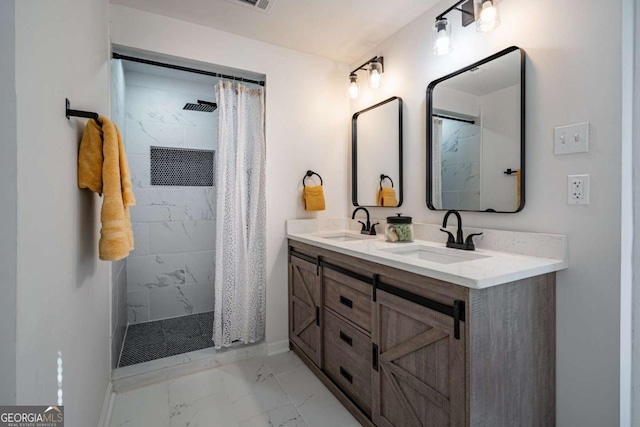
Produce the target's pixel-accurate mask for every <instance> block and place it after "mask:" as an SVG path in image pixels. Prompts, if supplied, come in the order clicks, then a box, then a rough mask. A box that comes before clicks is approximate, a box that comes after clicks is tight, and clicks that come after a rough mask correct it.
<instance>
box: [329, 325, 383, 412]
mask: <svg viewBox="0 0 640 427" xmlns="http://www.w3.org/2000/svg"><path fill="white" fill-rule="evenodd" d="M325 314H328V313H327V312H325ZM327 318H329V316H327V317H325V319H324V320H325V321H326V319H327ZM333 319H336V321H338V322H341V321H339V320H337V318H335V317H333ZM342 323H343V324H344V322H342ZM325 325H326V322H325ZM327 333H328V331H325V334H324V337H325V338H324V342H323V348H324V358H323V369H324V371H325V372H326V374H327V375H329V376H330V377H331V379H332V380H333V381H334V382H335V383H336V384H338V386H339V387H340V388H341V389H342V391H344V392H345V393H346V394H347V395H348V396H349V397H350V398H351V399H353V401H354V402H356V403H357V404H358V405H359V406H360V407H361V408H362V410H364V411H365V412H366V413H367V414H369V415H371V384H372V383H371V374H372V372H371V371H372V367H371V340H370V339H369V338H368V337H367V336H366V335H363V334H362V333H361V332H358V331H356V330H355V329H353V330H352V331H350V332H349V333H350V334H353V336H351V338H352V339H353V342H354V346H355V345H356V342H358V343H362V342H364V341H368V342H369V350H368V359H369V361H368V362H366V357H364V358H363V357H361V355H360V354H358V355H357V357H354V356H355V355H356V353H355V352H353V351H351V352H345V351H343V350H342V347H343V346H339V345H338V344H337V343H336V342H335V341H333V339H329V338H327ZM338 333H339V332H338ZM338 341H341V340H340V339H339V338H338ZM358 345H359V346H360V344H358ZM347 348H351V347H349V346H347ZM347 351H348V350H347Z"/></svg>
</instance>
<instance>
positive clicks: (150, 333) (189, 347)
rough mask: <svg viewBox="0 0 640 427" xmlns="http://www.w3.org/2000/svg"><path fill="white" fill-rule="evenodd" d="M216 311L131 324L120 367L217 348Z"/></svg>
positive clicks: (119, 362) (123, 346) (125, 340)
mask: <svg viewBox="0 0 640 427" xmlns="http://www.w3.org/2000/svg"><path fill="white" fill-rule="evenodd" d="M212 335H213V311H209V312H206V313H199V314H189V315H186V316H180V317H174V318H171V319H164V320H155V321H152V322H146V323H138V324H135V325H129V326H128V327H127V332H126V334H125V339H124V343H123V345H122V353H121V355H120V360H119V361H118V367H119V368H122V367H125V366H131V365H135V364H138V363H144V362H149V361H152V360H156V359H163V358H165V357H170V356H176V355H179V354H184V353H189V352H192V351H197V350H202V349H206V348H210V347H213V346H214V344H213V340H212V338H211V336H212Z"/></svg>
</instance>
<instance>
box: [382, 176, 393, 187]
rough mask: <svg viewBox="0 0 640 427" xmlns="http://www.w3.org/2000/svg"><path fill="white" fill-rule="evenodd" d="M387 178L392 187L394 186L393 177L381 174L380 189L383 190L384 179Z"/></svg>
mask: <svg viewBox="0 0 640 427" xmlns="http://www.w3.org/2000/svg"><path fill="white" fill-rule="evenodd" d="M385 179H388V180H389V182H390V183H391V188H393V180H392V179H391V177H390V176H389V175H385V174H381V175H380V189H381V190H382V181H384V180H385Z"/></svg>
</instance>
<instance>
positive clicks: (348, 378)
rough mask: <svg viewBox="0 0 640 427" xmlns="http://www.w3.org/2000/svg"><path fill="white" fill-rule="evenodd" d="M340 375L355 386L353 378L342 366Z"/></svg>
mask: <svg viewBox="0 0 640 427" xmlns="http://www.w3.org/2000/svg"><path fill="white" fill-rule="evenodd" d="M340 375H342V376H343V377H344V379H345V380H347V381H349V383H350V384H353V377H352V376H351V374H350V373H349V372H347V370H346V369H344V368H343V367H342V366H340Z"/></svg>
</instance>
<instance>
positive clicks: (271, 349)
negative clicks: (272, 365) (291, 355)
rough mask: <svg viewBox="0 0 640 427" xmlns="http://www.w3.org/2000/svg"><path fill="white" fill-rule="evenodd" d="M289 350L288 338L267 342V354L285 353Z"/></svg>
mask: <svg viewBox="0 0 640 427" xmlns="http://www.w3.org/2000/svg"><path fill="white" fill-rule="evenodd" d="M287 351H289V340H282V341H276V342H272V343H267V356H273V355H274V354H280V353H285V352H287Z"/></svg>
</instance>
